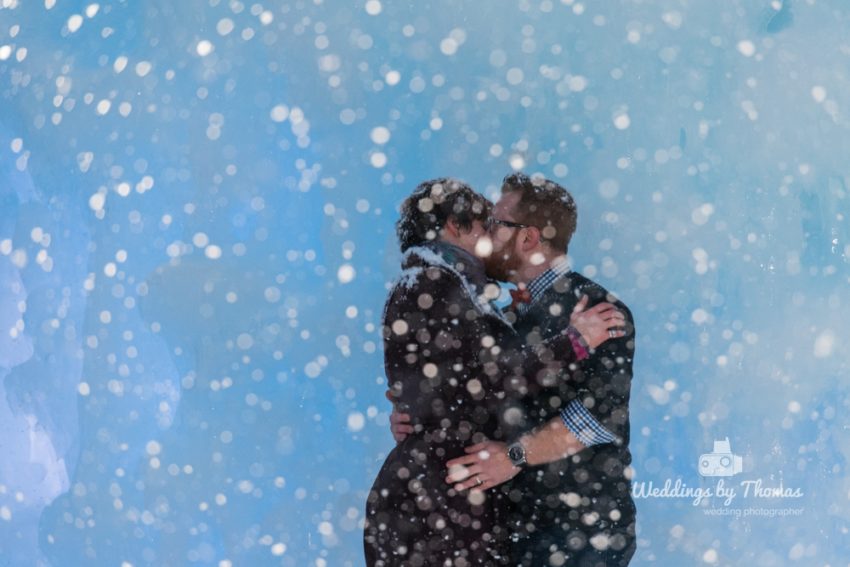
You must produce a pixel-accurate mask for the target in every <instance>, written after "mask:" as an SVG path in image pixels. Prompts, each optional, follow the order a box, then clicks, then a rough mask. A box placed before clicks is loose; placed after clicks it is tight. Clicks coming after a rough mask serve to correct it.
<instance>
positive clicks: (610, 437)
mask: <svg viewBox="0 0 850 567" xmlns="http://www.w3.org/2000/svg"><path fill="white" fill-rule="evenodd" d="M561 419H562V420H563V421H564V425H566V426H567V429H569V430H570V432H572V434H573V435H575V436H576V438H578V440H579V441H581V442H582V444H583V445H584V446H585V447H593V446H595V445H604V444H605V443H614V442H615V441H617V436H616V435H614V434H613V433H611V432H610V431H608V430H607V429H605V427H603V426H602V424H601V423H599V422H598V421H596V418H594V417H593V414H591V413H590V411H588V409H587V408H586V407H584V404H583V403H581V401H579V400H573V401H571V402H570V403H569V404H567V407H565V408H564V409H562V410H561Z"/></svg>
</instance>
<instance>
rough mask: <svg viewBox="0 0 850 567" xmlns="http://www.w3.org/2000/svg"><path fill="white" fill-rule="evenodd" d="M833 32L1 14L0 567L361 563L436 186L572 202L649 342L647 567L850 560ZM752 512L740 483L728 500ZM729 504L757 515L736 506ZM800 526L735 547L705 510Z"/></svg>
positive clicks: (222, 15)
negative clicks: (406, 206)
mask: <svg viewBox="0 0 850 567" xmlns="http://www.w3.org/2000/svg"><path fill="white" fill-rule="evenodd" d="M848 31H850V8H848V7H846V6H845V5H844V3H842V2H826V1H815V0H807V1H804V0H795V1H794V2H791V1H790V0H784V1H780V0H773V1H770V0H753V1H748V2H743V1H729V2H685V1H681V0H676V1H674V0H668V1H661V0H659V1H637V0H634V1H619V2H606V3H597V2H587V3H582V2H579V1H571V0H562V1H554V0H534V1H530V0H512V1H507V0H506V1H501V0H498V1H493V2H458V1H453V2H448V1H443V0H422V1H415V2H413V1H410V2H390V1H389V0H385V1H384V2H379V1H377V0H369V1H367V2H342V1H336V0H333V1H331V0H324V1H323V0H311V1H307V0H298V1H293V2H278V1H275V2H267V3H263V4H260V3H253V4H252V3H242V2H239V1H237V0H209V1H208V2H201V1H198V0H185V1H183V0H181V1H180V2H173V1H159V0H148V1H143V0H138V1H136V0H132V1H131V0H114V1H105V2H100V3H85V2H77V1H72V0H44V1H41V0H39V1H34V0H33V1H30V0H0V455H2V456H0V564H3V565H53V566H65V565H133V566H138V565H157V566H163V565H215V566H221V567H225V566H229V565H286V566H302V565H315V566H317V567H323V566H337V565H343V566H344V565H362V564H363V560H362V558H361V543H360V541H361V540H360V537H361V536H360V533H361V525H362V519H363V508H364V502H365V497H366V493H367V490H368V488H369V487H370V485H371V483H372V480H373V478H374V476H375V474H376V472H377V470H378V468H379V467H380V464H381V462H382V460H383V458H384V456H385V455H386V453H387V451H388V450H389V449H390V448H391V446H392V439H391V437H390V435H389V431H388V425H387V412H388V410H389V407H388V404H387V403H386V402H385V400H384V398H383V391H384V389H385V385H384V384H385V383H384V378H383V377H382V374H383V369H382V355H381V346H380V329H379V328H378V325H379V323H380V312H381V308H382V304H383V300H384V294H385V289H386V288H385V285H386V283H387V282H388V281H390V280H391V279H392V278H393V277H394V275H395V274H396V273H397V272H398V254H397V252H396V246H395V240H394V234H393V223H394V221H395V218H396V207H397V205H398V204H399V202H400V201H401V200H402V199H403V198H404V197H405V195H406V194H408V193H409V191H410V190H411V189H412V188H413V187H414V186H415V185H416V183H417V182H419V181H421V180H423V179H425V178H429V177H434V176H442V175H452V176H457V177H460V178H463V179H465V180H467V181H469V182H470V183H472V184H473V185H474V186H475V187H476V188H478V189H480V190H481V191H484V192H485V193H487V194H488V195H491V196H495V193H496V190H497V188H498V183H499V181H500V179H501V178H502V177H503V176H504V175H505V174H506V173H508V172H509V171H511V170H512V169H523V170H525V171H527V172H540V173H542V174H544V175H546V176H548V177H551V178H553V179H556V180H558V181H560V182H561V183H563V184H564V185H565V186H567V187H568V188H569V189H570V190H571V191H572V192H573V194H574V195H575V197H576V199H577V201H578V203H579V230H578V233H577V235H576V237H575V239H574V241H573V243H572V245H571V249H570V255H571V259H572V262H573V266H574V268H575V269H577V270H579V271H581V272H583V273H585V274H586V275H588V276H590V277H592V278H594V279H596V280H597V281H599V282H600V283H601V284H603V285H605V286H606V287H608V288H610V289H611V290H614V291H615V292H617V293H618V294H619V295H620V296H621V297H622V298H623V299H624V300H625V301H626V303H627V304H628V305H629V306H630V307H631V308H632V310H633V312H634V314H635V317H636V321H637V329H638V345H637V358H636V361H635V379H634V385H633V396H632V403H631V408H632V416H631V423H632V430H633V436H632V449H633V453H634V457H635V460H634V474H635V481H636V483H641V482H642V483H645V485H646V484H648V483H650V482H652V483H654V486H656V487H658V486H663V484H664V483H665V481H666V480H671V481H673V482H675V481H677V480H678V481H679V482H680V483H684V484H685V485H687V486H688V487H692V488H700V489H707V488H710V487H713V486H715V480H716V479H709V478H704V477H701V476H700V475H699V474H698V470H697V467H698V458H699V455H701V454H703V453H709V452H711V450H712V446H713V441H715V440H717V439H724V438H726V437H728V438H729V439H730V442H731V447H732V450H733V451H734V452H735V453H736V454H738V455H740V456H742V457H743V472H742V473H740V475H739V476H737V477H736V478H735V479H731V480H730V481H729V483H733V482H737V481H738V480H747V479H759V480H761V481H763V483H764V485H765V486H771V487H777V486H780V485H781V486H783V487H785V488H792V489H794V490H797V489H799V492H800V493H801V496H799V497H789V498H780V497H766V498H752V497H749V498H745V497H744V495H743V494H739V495H738V497H737V500H736V501H735V502H733V503H732V504H731V505H726V504H724V502H723V501H722V499H720V500H718V499H717V498H714V499H712V498H708V499H705V500H704V501H703V502H702V503H701V504H700V505H698V506H695V505H694V504H693V501H692V500H693V499H692V498H686V497H670V498H664V497H661V496H660V495H656V496H647V497H641V498H638V500H637V503H638V510H639V537H638V546H639V547H638V553H637V555H636V557H635V560H634V562H633V565H660V566H669V565H740V566H759V567H770V566H780V565H782V566H784V565H827V564H830V565H838V564H844V563H846V561H847V557H848V556H850V544H848V538H847V533H848V529H849V528H850V505H848V504H850V502H848V498H850V476H848V473H847V466H848V465H847V459H848V456H850V429H848V426H847V419H846V415H847V411H848V405H850V401H848V387H847V382H846V377H847V373H848V357H849V356H850V354H848V353H850V351H848V349H847V348H846V346H845V345H846V344H847V342H848V339H850V334H848V325H847V320H848V315H850V292H848V285H850V270H848V256H850V226H849V225H848V215H850V196H848V182H850V165H848V164H850V159H848V156H850V136H848V134H850V132H849V131H848V125H850V95H848V93H850V77H849V76H848V69H850V40H848V37H850V35H848ZM736 485H737V484H736ZM740 488H741V487H740V486H739V492H740ZM748 508H749V509H756V508H761V509H777V510H782V509H789V508H794V509H795V510H801V513H800V514H799V515H793V516H792V515H775V516H773V517H771V516H768V515H764V514H763V515H760V516H757V515H750V516H746V515H743V514H741V515H740V516H738V517H736V516H734V515H733V514H731V513H729V514H726V515H720V514H715V515H712V514H710V513H707V511H710V509H714V510H720V511H728V510H734V509H739V510H740V509H748Z"/></svg>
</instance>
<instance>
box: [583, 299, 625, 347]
mask: <svg viewBox="0 0 850 567" xmlns="http://www.w3.org/2000/svg"><path fill="white" fill-rule="evenodd" d="M587 302H588V297H587V296H586V295H585V296H582V298H581V300H580V301H579V302H578V305H576V306H575V309H573V313H572V315H571V316H570V325H572V327H573V328H574V329H575V330H577V331H578V332H579V333H580V334H581V338H583V339H584V342H586V343H587V344H588V346H589V347H590V348H596V347H598V346H599V345H601V344H602V343H604V342H605V341H607V340H608V339H614V338H619V337H624V336H625V335H626V331H625V325H626V316H625V315H623V313H622V312H621V311H619V310H618V309H617V308H616V307H614V306H613V305H612V304H610V303H607V302H602V303H598V304H596V305H594V306H593V307H591V308H590V309H587Z"/></svg>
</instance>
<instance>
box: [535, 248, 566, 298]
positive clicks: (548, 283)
mask: <svg viewBox="0 0 850 567" xmlns="http://www.w3.org/2000/svg"><path fill="white" fill-rule="evenodd" d="M569 272H570V265H569V263H568V262H567V260H566V259H562V260H561V261H559V262H558V263H556V264H555V265H554V266H552V267H551V268H549V269H548V270H546V271H545V272H543V273H542V274H540V275H539V276H537V277H536V278H534V279H533V280H531V282H529V284H528V288H527V289H528V293H530V294H531V303H534V302H536V301H537V300H538V299H540V296H541V295H543V294H544V293H545V292H546V290H548V289H549V288H550V287H552V284H553V283H555V280H557V279H558V278H560V277H561V276H563V275H564V274H568V273H569ZM531 303H529V305H530V304H531Z"/></svg>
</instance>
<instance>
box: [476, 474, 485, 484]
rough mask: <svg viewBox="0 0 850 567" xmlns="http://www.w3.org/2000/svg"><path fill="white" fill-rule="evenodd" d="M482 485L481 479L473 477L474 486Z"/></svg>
mask: <svg viewBox="0 0 850 567" xmlns="http://www.w3.org/2000/svg"><path fill="white" fill-rule="evenodd" d="M482 484H484V483H483V482H482V481H481V477H480V476H476V477H475V486H481V485H482Z"/></svg>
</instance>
